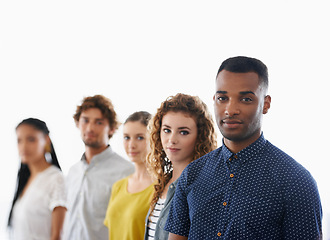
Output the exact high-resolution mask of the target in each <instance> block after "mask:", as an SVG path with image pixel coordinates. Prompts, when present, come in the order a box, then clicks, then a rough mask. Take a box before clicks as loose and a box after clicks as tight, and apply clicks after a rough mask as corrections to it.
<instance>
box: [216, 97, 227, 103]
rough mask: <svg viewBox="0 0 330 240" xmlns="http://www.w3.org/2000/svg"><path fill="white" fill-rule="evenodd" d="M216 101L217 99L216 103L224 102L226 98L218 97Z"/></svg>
mask: <svg viewBox="0 0 330 240" xmlns="http://www.w3.org/2000/svg"><path fill="white" fill-rule="evenodd" d="M217 99H218V101H220V102H221V101H225V100H227V97H223V96H218V97H217Z"/></svg>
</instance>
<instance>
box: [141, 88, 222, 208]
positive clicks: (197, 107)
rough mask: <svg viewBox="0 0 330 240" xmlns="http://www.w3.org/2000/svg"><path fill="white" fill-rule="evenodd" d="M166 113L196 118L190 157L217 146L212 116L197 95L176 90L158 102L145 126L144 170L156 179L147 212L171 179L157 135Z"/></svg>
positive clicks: (198, 155)
mask: <svg viewBox="0 0 330 240" xmlns="http://www.w3.org/2000/svg"><path fill="white" fill-rule="evenodd" d="M168 112H182V113H184V114H187V115H188V116H190V117H193V118H194V119H195V120H196V124H197V129H198V133H197V140H196V145H195V148H194V154H193V160H196V159H198V158H200V157H202V156H204V155H205V154H206V153H208V152H211V151H212V150H214V149H216V148H217V140H216V134H215V129H214V123H213V120H212V116H211V114H210V113H209V112H208V109H207V106H206V104H205V103H204V102H203V101H202V100H201V99H200V98H199V97H197V96H190V95H186V94H182V93H178V94H177V95H175V96H170V97H168V98H167V99H166V100H165V101H164V102H162V104H161V106H160V107H159V108H158V109H157V113H156V114H155V116H154V117H153V118H152V119H151V120H150V122H149V126H148V128H149V131H150V153H149V154H148V157H147V160H146V162H147V166H148V170H149V171H150V173H151V174H152V175H153V177H155V178H156V179H157V183H156V184H155V186H154V188H155V191H154V195H153V197H152V200H151V203H150V208H151V212H152V211H153V210H154V207H155V205H156V202H157V201H158V199H159V197H160V196H161V194H162V192H163V191H164V188H165V186H166V184H167V183H168V182H169V180H170V179H171V178H172V170H173V166H172V162H171V161H169V160H168V159H167V157H166V153H165V152H164V150H163V146H162V142H161V138H160V131H161V126H162V119H163V117H164V116H165V114H167V113H168Z"/></svg>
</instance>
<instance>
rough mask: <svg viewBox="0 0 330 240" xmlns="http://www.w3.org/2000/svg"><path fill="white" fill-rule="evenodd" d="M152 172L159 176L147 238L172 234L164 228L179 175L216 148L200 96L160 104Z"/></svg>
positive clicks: (154, 129) (150, 165) (155, 121)
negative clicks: (190, 164) (189, 165)
mask: <svg viewBox="0 0 330 240" xmlns="http://www.w3.org/2000/svg"><path fill="white" fill-rule="evenodd" d="M149 126H150V131H151V132H150V138H151V143H150V146H151V152H150V154H149V155H148V158H147V164H148V168H149V170H150V172H151V173H152V174H153V175H154V177H155V178H156V179H157V183H156V184H155V192H154V195H153V198H152V200H151V204H150V210H149V213H148V215H147V218H146V232H145V239H146V240H150V239H155V240H156V239H161V240H165V239H167V238H168V234H169V233H168V232H167V231H165V230H164V226H165V223H166V220H167V216H168V212H169V209H170V203H171V200H172V198H173V195H174V192H175V188H176V184H177V179H178V178H179V176H180V174H181V172H182V171H183V169H184V168H185V167H186V166H187V165H188V164H189V163H190V162H192V161H193V160H196V159H198V158H199V157H201V156H203V155H205V154H206V153H208V152H210V151H212V150H214V149H216V147H217V142H216V135H215V130H214V124H213V120H212V117H211V115H210V113H209V112H208V110H207V106H206V104H205V103H203V101H202V100H201V99H200V98H199V97H196V96H190V95H185V94H181V93H179V94H177V95H175V96H171V97H169V98H168V99H167V100H166V101H164V102H163V103H162V104H161V106H160V108H158V110H157V113H156V115H155V116H154V118H153V119H152V120H151V122H150V125H149Z"/></svg>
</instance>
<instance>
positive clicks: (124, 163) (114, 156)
mask: <svg viewBox="0 0 330 240" xmlns="http://www.w3.org/2000/svg"><path fill="white" fill-rule="evenodd" d="M107 159H108V160H109V161H107V164H110V165H111V166H112V167H113V166H114V165H115V166H118V167H121V168H125V169H130V168H132V169H133V168H134V166H133V164H132V163H131V162H129V161H128V160H126V159H125V158H124V157H122V156H120V155H119V154H118V153H116V152H114V151H112V153H111V154H110V155H109V156H107Z"/></svg>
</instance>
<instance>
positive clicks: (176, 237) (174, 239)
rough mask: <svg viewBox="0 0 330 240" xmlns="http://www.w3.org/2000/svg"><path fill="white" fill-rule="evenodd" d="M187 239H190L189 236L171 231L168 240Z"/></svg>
mask: <svg viewBox="0 0 330 240" xmlns="http://www.w3.org/2000/svg"><path fill="white" fill-rule="evenodd" d="M187 239H188V237H184V236H180V235H176V234H174V233H170V234H169V235H168V240H187Z"/></svg>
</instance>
